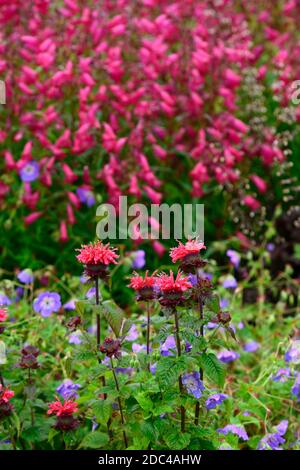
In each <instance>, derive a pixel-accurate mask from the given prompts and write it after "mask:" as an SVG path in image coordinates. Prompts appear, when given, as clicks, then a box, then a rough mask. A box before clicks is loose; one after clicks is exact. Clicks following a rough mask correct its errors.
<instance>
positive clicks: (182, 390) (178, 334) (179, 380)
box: [174, 307, 185, 432]
mask: <svg viewBox="0 0 300 470" xmlns="http://www.w3.org/2000/svg"><path fill="white" fill-rule="evenodd" d="M174 319H175V336H176V346H177V354H178V357H180V356H181V344H180V333H179V320H178V313H177V310H176V307H175V308H174ZM178 386H179V391H180V395H181V397H182V396H183V395H184V387H183V383H182V377H181V375H179V377H178ZM180 422H181V432H185V408H184V406H183V405H180Z"/></svg>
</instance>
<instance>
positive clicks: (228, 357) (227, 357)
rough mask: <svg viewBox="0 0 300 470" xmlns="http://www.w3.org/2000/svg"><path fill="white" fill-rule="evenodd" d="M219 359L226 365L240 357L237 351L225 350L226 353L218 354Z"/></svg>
mask: <svg viewBox="0 0 300 470" xmlns="http://www.w3.org/2000/svg"><path fill="white" fill-rule="evenodd" d="M217 357H218V359H219V360H220V361H221V362H224V363H225V364H226V363H228V362H232V361H235V360H236V359H238V358H239V357H240V355H239V353H237V352H235V351H229V350H226V349H224V351H220V352H219V353H218V355H217Z"/></svg>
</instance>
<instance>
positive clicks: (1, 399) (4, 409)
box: [0, 384, 15, 421]
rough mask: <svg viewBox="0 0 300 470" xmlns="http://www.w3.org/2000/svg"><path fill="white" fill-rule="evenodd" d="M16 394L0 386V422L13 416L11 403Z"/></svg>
mask: <svg viewBox="0 0 300 470" xmlns="http://www.w3.org/2000/svg"><path fill="white" fill-rule="evenodd" d="M14 394H15V393H14V392H13V391H12V390H9V389H8V388H4V387H3V386H2V385H1V384H0V421H1V419H4V418H5V417H6V416H9V415H10V414H11V412H12V410H13V405H12V404H11V403H10V399H11V398H12V397H13V396H14Z"/></svg>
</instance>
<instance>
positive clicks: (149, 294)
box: [129, 271, 156, 300]
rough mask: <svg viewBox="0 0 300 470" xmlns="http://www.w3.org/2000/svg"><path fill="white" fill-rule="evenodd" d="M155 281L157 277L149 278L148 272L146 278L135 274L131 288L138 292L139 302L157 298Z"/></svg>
mask: <svg viewBox="0 0 300 470" xmlns="http://www.w3.org/2000/svg"><path fill="white" fill-rule="evenodd" d="M155 281H156V278H155V276H154V275H152V276H148V271H146V274H145V277H143V276H140V275H138V274H137V273H134V275H133V276H132V278H131V279H130V284H129V287H131V288H132V289H134V290H135V291H136V293H137V300H152V299H154V298H155V289H154V288H155Z"/></svg>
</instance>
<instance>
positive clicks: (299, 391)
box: [292, 373, 300, 402]
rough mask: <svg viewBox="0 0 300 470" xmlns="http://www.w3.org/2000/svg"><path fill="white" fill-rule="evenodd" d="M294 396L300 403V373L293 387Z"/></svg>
mask: <svg viewBox="0 0 300 470" xmlns="http://www.w3.org/2000/svg"><path fill="white" fill-rule="evenodd" d="M292 395H294V397H296V400H297V401H298V402H300V373H299V374H298V375H297V377H296V380H295V383H294V385H293V387H292Z"/></svg>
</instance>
